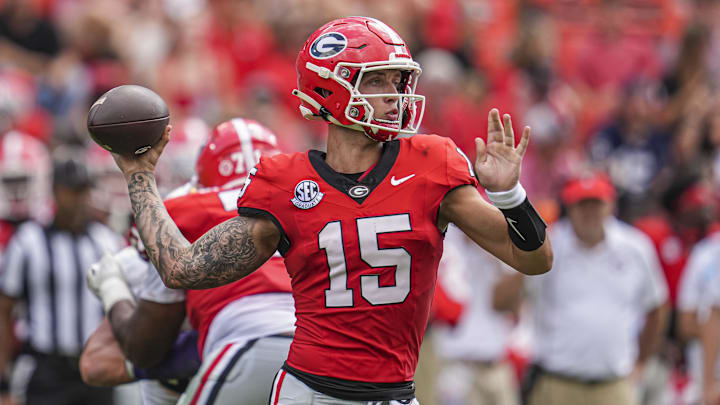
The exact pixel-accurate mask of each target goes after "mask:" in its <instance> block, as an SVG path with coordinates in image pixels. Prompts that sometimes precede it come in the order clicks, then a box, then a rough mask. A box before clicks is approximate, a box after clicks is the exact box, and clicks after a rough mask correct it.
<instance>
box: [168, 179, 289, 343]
mask: <svg viewBox="0 0 720 405" xmlns="http://www.w3.org/2000/svg"><path fill="white" fill-rule="evenodd" d="M239 191H240V189H229V190H223V191H217V190H216V189H204V190H200V191H198V192H196V193H192V194H187V195H184V196H181V197H177V198H173V199H169V200H167V201H165V207H166V208H167V211H168V213H169V214H170V216H171V217H172V219H173V221H174V222H175V223H176V224H177V226H178V228H179V229H180V231H181V232H182V234H183V235H184V236H185V238H186V239H187V240H188V241H190V242H194V241H195V240H196V239H198V238H199V237H200V236H202V235H203V234H204V233H205V232H207V231H208V230H210V228H212V227H214V226H215V225H217V224H219V223H221V222H224V221H226V220H228V219H230V218H233V217H235V216H236V214H235V203H236V201H237V195H238V193H239ZM290 291H291V287H290V278H289V277H288V275H287V271H286V270H285V265H284V264H283V262H282V259H281V258H280V257H272V258H271V259H270V260H268V261H267V262H266V263H265V264H264V265H263V266H262V267H260V268H259V269H258V270H256V271H255V272H253V273H252V274H250V275H249V276H247V277H245V278H243V279H242V280H238V281H235V282H233V283H230V284H227V285H224V286H222V287H216V288H211V289H207V290H187V292H186V310H187V316H188V319H189V320H190V324H191V325H192V327H193V328H194V329H196V330H197V331H198V334H199V340H198V347H199V349H200V353H202V348H203V346H204V345H205V338H206V337H207V333H208V329H209V328H210V324H211V323H212V320H213V319H214V318H215V315H217V314H218V312H220V310H221V309H223V308H224V307H225V306H226V305H227V304H229V303H230V302H232V301H235V300H237V299H238V298H241V297H244V296H248V295H254V294H263V293H272V292H287V293H289V292H290Z"/></svg>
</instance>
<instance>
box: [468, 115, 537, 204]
mask: <svg viewBox="0 0 720 405" xmlns="http://www.w3.org/2000/svg"><path fill="white" fill-rule="evenodd" d="M503 124H504V125H503ZM528 142H530V127H525V128H524V129H523V133H522V138H521V139H520V143H519V144H518V146H517V147H515V135H514V133H513V128H512V121H511V120H510V114H505V115H504V116H503V121H500V112H499V111H498V110H497V108H493V109H492V110H490V113H489V114H488V136H487V145H486V144H485V142H483V140H482V139H480V138H475V146H476V148H477V158H476V159H475V174H476V175H477V178H478V181H479V182H480V184H481V185H482V186H483V187H485V189H486V190H488V191H493V192H497V191H506V190H510V189H511V188H513V187H514V186H515V184H517V182H518V179H519V178H520V170H521V168H522V159H523V156H524V155H525V151H526V150H527V146H528Z"/></svg>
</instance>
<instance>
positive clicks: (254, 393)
mask: <svg viewBox="0 0 720 405" xmlns="http://www.w3.org/2000/svg"><path fill="white" fill-rule="evenodd" d="M290 342H292V338H290V337H285V336H281V337H264V338H260V339H257V340H254V341H251V342H249V343H248V344H246V345H241V344H237V343H230V344H227V345H224V346H222V347H220V348H218V349H216V350H215V351H214V352H212V353H210V355H209V356H207V357H205V359H203V362H202V365H201V366H200V370H198V372H197V374H195V377H193V379H192V380H191V381H190V384H189V385H188V388H187V390H186V391H185V393H184V394H183V395H182V397H180V400H179V401H178V404H179V405H187V404H190V403H192V404H193V405H195V404H197V405H200V404H203V405H236V404H243V405H267V403H268V398H269V397H270V389H271V387H272V381H273V377H274V376H275V374H276V373H277V370H278V369H279V368H280V367H281V366H282V364H283V362H284V361H285V359H286V358H287V355H288V351H289V350H290Z"/></svg>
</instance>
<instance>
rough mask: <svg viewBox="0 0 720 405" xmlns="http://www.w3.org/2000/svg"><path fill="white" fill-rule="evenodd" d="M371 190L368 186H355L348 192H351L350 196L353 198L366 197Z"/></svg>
mask: <svg viewBox="0 0 720 405" xmlns="http://www.w3.org/2000/svg"><path fill="white" fill-rule="evenodd" d="M369 192H370V189H369V188H367V187H366V186H355V187H353V188H351V189H350V190H348V194H350V197H352V198H361V197H365V196H366V195H368V193H369Z"/></svg>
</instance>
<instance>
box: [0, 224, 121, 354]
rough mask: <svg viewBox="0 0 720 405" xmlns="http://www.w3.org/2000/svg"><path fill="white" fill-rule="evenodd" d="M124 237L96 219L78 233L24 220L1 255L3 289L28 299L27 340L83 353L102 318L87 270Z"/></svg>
mask: <svg viewBox="0 0 720 405" xmlns="http://www.w3.org/2000/svg"><path fill="white" fill-rule="evenodd" d="M121 245H122V239H121V238H120V237H119V236H118V235H117V234H115V233H114V232H112V231H111V230H110V229H109V228H107V227H106V226H104V225H101V224H98V223H91V224H90V225H89V226H88V228H87V233H86V234H83V235H73V234H70V233H68V232H65V231H61V230H59V229H57V228H53V227H52V226H43V225H41V224H39V223H37V222H33V221H29V222H26V223H24V224H23V225H21V226H20V227H19V228H18V230H17V232H16V233H15V235H13V238H12V239H11V240H10V242H9V244H8V246H7V249H6V250H5V252H4V254H3V255H2V259H1V260H0V292H1V293H3V294H5V295H7V296H9V297H13V298H17V299H20V300H22V301H24V304H25V306H26V311H25V317H26V318H27V319H26V321H27V326H28V330H27V337H26V339H25V340H26V343H29V345H30V347H31V348H32V349H33V350H35V351H37V352H40V353H45V354H57V355H63V356H78V355H79V354H80V352H81V350H82V347H83V344H84V342H85V341H86V340H87V339H88V337H89V336H90V334H91V333H92V332H93V331H94V330H95V328H96V327H97V325H98V324H99V323H100V321H101V320H102V318H103V309H102V304H101V303H100V300H98V299H97V298H96V297H95V296H94V295H93V294H92V293H91V292H90V290H88V288H87V286H86V282H85V271H86V270H87V269H88V268H89V267H90V265H91V264H92V263H94V262H96V261H98V260H99V259H100V257H101V256H102V254H103V252H104V251H109V252H115V251H117V250H118V249H119V248H120V247H121Z"/></svg>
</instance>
